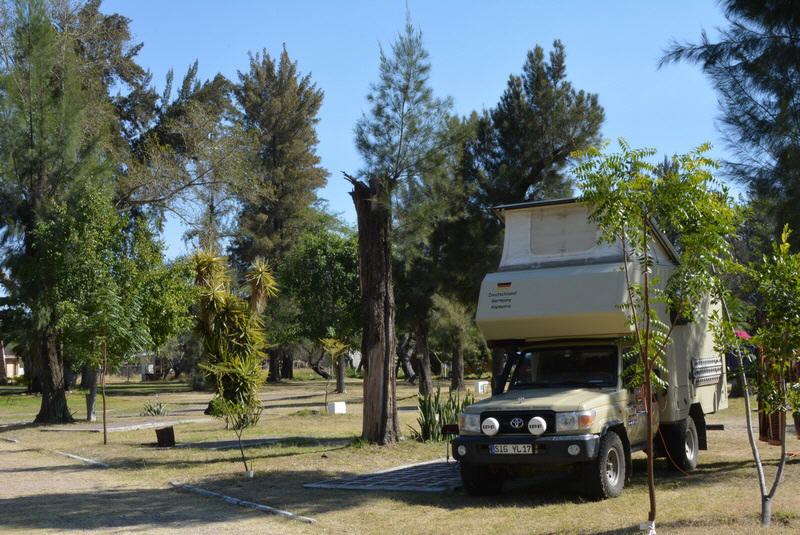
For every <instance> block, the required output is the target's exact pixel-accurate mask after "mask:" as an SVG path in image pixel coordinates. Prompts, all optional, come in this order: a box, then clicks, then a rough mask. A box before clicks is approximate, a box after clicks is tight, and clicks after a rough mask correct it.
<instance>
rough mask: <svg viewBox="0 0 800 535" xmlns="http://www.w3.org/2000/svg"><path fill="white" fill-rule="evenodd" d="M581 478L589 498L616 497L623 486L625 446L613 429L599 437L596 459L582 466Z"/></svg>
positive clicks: (620, 492)
mask: <svg viewBox="0 0 800 535" xmlns="http://www.w3.org/2000/svg"><path fill="white" fill-rule="evenodd" d="M583 480H584V485H585V491H586V494H587V495H588V496H589V497H590V498H594V499H597V500H603V499H606V498H616V497H617V496H619V495H620V494H622V489H623V488H624V487H625V447H624V446H623V445H622V439H620V438H619V435H617V434H616V433H615V432H613V431H609V432H608V433H606V434H605V435H603V436H602V437H600V450H599V451H598V453H597V459H595V460H594V461H590V462H588V463H586V465H585V466H584V472H583Z"/></svg>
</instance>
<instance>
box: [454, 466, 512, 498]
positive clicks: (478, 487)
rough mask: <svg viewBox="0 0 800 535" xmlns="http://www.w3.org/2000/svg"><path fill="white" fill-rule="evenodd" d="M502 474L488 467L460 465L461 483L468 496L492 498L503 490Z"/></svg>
mask: <svg viewBox="0 0 800 535" xmlns="http://www.w3.org/2000/svg"><path fill="white" fill-rule="evenodd" d="M504 480H505V478H504V477H503V474H499V473H496V472H494V471H493V470H491V469H490V468H489V467H488V466H481V465H475V464H467V463H461V481H462V482H463V483H464V490H465V491H467V494H469V495H470V496H492V495H494V494H498V493H499V492H500V491H501V490H503V482H504Z"/></svg>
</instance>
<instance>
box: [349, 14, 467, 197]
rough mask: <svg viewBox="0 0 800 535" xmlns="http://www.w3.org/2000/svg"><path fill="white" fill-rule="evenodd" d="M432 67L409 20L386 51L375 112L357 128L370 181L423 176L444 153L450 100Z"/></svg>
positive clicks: (373, 96) (373, 93) (373, 98)
mask: <svg viewBox="0 0 800 535" xmlns="http://www.w3.org/2000/svg"><path fill="white" fill-rule="evenodd" d="M430 70H431V65H430V62H429V59H428V51H427V50H426V49H425V47H424V45H423V43H422V32H421V31H420V30H418V29H415V28H414V26H413V25H412V24H411V18H410V17H408V18H407V19H406V25H405V28H404V30H403V31H402V32H401V33H399V35H398V36H397V38H396V39H395V41H394V42H393V43H392V46H391V54H387V53H386V52H385V51H384V50H383V48H381V51H380V74H379V81H378V82H377V83H375V84H373V85H372V86H371V88H370V93H369V94H368V95H367V102H369V104H370V111H369V113H368V114H367V113H365V114H364V115H363V116H362V117H361V119H359V121H358V122H357V123H356V127H355V135H356V148H357V149H358V152H359V154H361V157H362V158H363V159H364V163H365V167H364V169H363V171H362V174H363V175H364V176H367V177H369V178H374V179H377V180H379V181H385V182H386V185H387V187H386V191H390V190H391V189H392V188H393V187H394V185H395V184H396V183H397V182H398V181H400V180H401V179H412V178H413V177H415V176H419V175H420V173H422V172H423V171H424V170H425V169H426V168H428V167H429V166H430V165H431V164H432V160H433V159H435V158H436V156H437V155H438V154H439V153H440V152H441V151H442V145H441V134H442V132H444V131H445V129H446V121H447V118H448V112H449V110H450V108H451V107H452V102H451V100H450V99H444V100H442V99H438V98H436V97H434V95H433V89H432V88H431V86H430V83H429V80H430Z"/></svg>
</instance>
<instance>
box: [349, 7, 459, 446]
mask: <svg viewBox="0 0 800 535" xmlns="http://www.w3.org/2000/svg"><path fill="white" fill-rule="evenodd" d="M429 76H430V63H429V61H428V53H427V51H426V50H425V48H424V47H423V45H422V34H421V32H420V31H418V30H416V29H414V27H413V26H412V24H411V21H410V19H408V20H407V22H406V26H405V30H404V31H403V32H402V33H401V34H400V35H399V36H398V38H397V40H396V41H395V42H394V43H393V44H392V51H391V54H386V53H384V51H383V50H381V54H380V79H379V81H378V82H377V83H376V84H374V85H373V86H372V88H371V91H370V93H369V95H368V96H367V101H368V102H369V103H370V104H371V109H370V112H369V114H365V115H364V116H363V117H362V118H361V119H360V120H359V121H358V123H357V124H356V129H355V134H356V147H357V148H358V151H359V152H360V153H361V156H362V157H363V158H364V162H365V166H364V169H362V170H361V172H360V177H353V176H350V175H345V177H346V178H347V180H348V181H349V182H350V183H351V184H352V185H353V191H352V192H351V195H352V197H353V202H354V204H355V208H356V215H357V219H358V243H359V264H360V267H361V269H360V277H361V307H362V322H363V325H362V327H363V330H362V339H361V355H362V358H363V359H364V361H365V363H366V375H365V378H364V419H363V428H362V436H363V437H364V438H365V439H366V440H369V441H372V442H377V443H379V444H390V443H392V442H395V441H396V440H397V439H398V437H399V435H400V426H399V423H398V419H397V403H396V395H395V365H394V363H395V352H396V346H397V339H396V335H395V303H394V289H393V283H392V217H393V214H392V196H393V195H394V193H395V189H396V187H397V185H398V184H399V183H401V182H402V181H406V182H408V181H409V180H413V179H414V178H415V177H418V176H420V174H421V173H422V172H424V170H425V169H426V167H427V166H429V165H431V161H432V160H433V159H434V158H435V157H436V155H437V154H438V153H440V152H441V150H442V146H441V144H440V143H441V139H442V136H441V132H442V131H443V130H444V128H445V119H446V117H447V111H448V108H449V107H450V101H449V100H445V101H443V100H440V99H437V98H435V97H434V96H433V91H432V90H431V88H430V85H429Z"/></svg>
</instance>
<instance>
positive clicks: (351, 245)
mask: <svg viewBox="0 0 800 535" xmlns="http://www.w3.org/2000/svg"><path fill="white" fill-rule="evenodd" d="M279 276H280V280H281V282H282V283H283V288H284V291H285V293H287V294H288V295H289V296H290V297H291V298H292V299H293V301H294V303H295V304H296V306H297V317H298V320H297V322H296V325H297V329H296V336H297V337H298V338H307V339H309V340H315V341H316V340H319V339H320V338H323V337H326V336H328V335H329V334H331V333H333V335H334V336H335V337H337V338H339V339H341V340H346V341H349V340H352V339H353V338H354V337H355V335H356V334H357V332H358V330H359V294H360V291H359V286H358V284H359V283H358V244H357V242H356V239H355V237H354V236H350V235H342V234H339V233H336V232H332V231H321V232H316V233H309V234H305V235H303V236H302V237H301V238H300V239H299V241H298V243H297V245H296V246H295V247H294V248H293V249H292V251H291V252H290V253H289V254H288V256H287V257H286V261H285V263H284V264H283V266H282V267H281V272H280V274H279Z"/></svg>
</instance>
